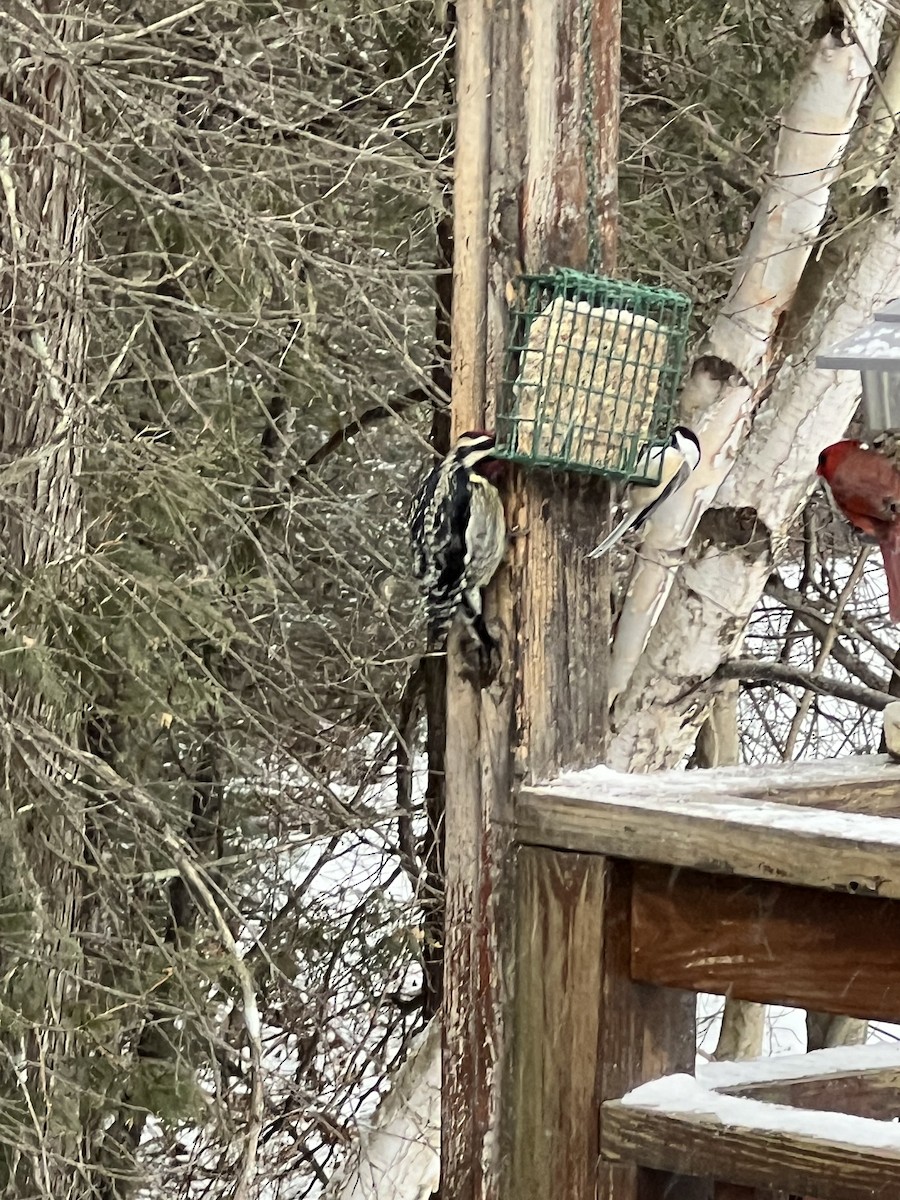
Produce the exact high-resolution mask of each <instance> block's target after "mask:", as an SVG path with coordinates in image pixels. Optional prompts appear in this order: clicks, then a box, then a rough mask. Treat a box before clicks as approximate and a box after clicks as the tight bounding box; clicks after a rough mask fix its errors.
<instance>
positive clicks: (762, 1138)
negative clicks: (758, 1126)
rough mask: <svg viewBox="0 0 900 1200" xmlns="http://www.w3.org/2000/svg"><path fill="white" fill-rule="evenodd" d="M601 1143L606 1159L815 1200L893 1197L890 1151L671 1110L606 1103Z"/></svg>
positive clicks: (897, 1170) (898, 1192)
mask: <svg viewBox="0 0 900 1200" xmlns="http://www.w3.org/2000/svg"><path fill="white" fill-rule="evenodd" d="M602 1123H603V1125H602V1128H603V1134H602V1139H601V1148H602V1152H603V1154H604V1156H605V1157H607V1158H609V1159H611V1160H613V1161H628V1162H638V1163H641V1164H642V1165H643V1166H646V1167H654V1168H656V1169H657V1170H661V1171H680V1172H685V1173H686V1172H692V1173H695V1174H698V1175H709V1176H718V1177H719V1178H724V1179H727V1180H728V1181H729V1182H730V1183H734V1184H742V1185H744V1186H745V1187H757V1188H769V1189H771V1190H776V1189H788V1190H790V1191H791V1192H793V1193H796V1194H799V1195H802V1196H817V1197H819V1200H896V1197H897V1196H900V1136H898V1145H897V1149H896V1150H885V1149H881V1148H876V1147H869V1148H865V1147H859V1148H849V1147H848V1146H846V1145H831V1146H829V1145H828V1144H826V1143H823V1142H822V1141H819V1140H815V1141H812V1140H808V1139H804V1138H803V1137H801V1136H800V1135H797V1134H789V1133H785V1132H780V1133H775V1132H772V1131H767V1130H754V1129H739V1128H735V1127H732V1126H728V1125H723V1124H721V1123H719V1122H718V1121H716V1120H715V1118H713V1117H711V1116H708V1115H705V1114H698V1113H671V1112H663V1111H659V1110H658V1109H656V1108H653V1107H649V1106H646V1107H638V1106H632V1105H624V1104H622V1103H621V1102H620V1101H609V1102H607V1103H606V1104H604V1106H603V1112H602Z"/></svg>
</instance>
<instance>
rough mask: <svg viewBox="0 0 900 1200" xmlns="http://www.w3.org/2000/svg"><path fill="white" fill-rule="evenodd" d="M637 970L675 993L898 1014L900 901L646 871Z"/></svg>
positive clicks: (640, 872) (640, 878)
mask: <svg viewBox="0 0 900 1200" xmlns="http://www.w3.org/2000/svg"><path fill="white" fill-rule="evenodd" d="M631 965H632V973H633V975H634V978H635V979H638V980H643V981H644V982H647V983H655V984H663V985H666V986H669V987H679V988H690V989H691V990H692V991H695V992H714V993H718V994H720V995H731V996H737V997H739V998H740V999H743V1000H756V1001H760V1002H764V1003H775V1004H790V1005H797V1006H799V1007H803V1008H807V1007H809V1008H815V1009H817V1010H820V1011H822V1012H838V1013H844V1014H846V1015H848V1016H855V1017H869V1018H875V1019H880V1020H888V1021H892V1020H896V1019H898V1018H900V903H897V902H896V901H894V900H884V899H877V898H872V897H856V896H844V895H834V894H831V895H828V894H823V893H821V892H817V891H814V890H812V889H809V888H799V887H793V886H790V885H787V884H780V883H778V884H776V883H762V882H758V881H755V880H750V879H736V878H731V877H725V876H719V875H710V874H703V873H700V872H696V871H672V870H666V869H663V868H660V867H656V866H650V865H641V866H639V867H637V868H636V869H635V880H634V890H633V893H632V951H631Z"/></svg>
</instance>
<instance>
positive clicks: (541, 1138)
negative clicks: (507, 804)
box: [510, 849, 606, 1200]
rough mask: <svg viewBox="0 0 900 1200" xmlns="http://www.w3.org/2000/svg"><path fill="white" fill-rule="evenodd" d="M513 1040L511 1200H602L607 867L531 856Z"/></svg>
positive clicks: (523, 875)
mask: <svg viewBox="0 0 900 1200" xmlns="http://www.w3.org/2000/svg"><path fill="white" fill-rule="evenodd" d="M517 879H518V886H517V902H516V917H517V920H516V928H517V932H516V974H517V986H516V989H515V999H514V1002H513V1017H512V1024H511V1037H512V1046H513V1057H514V1080H515V1081H514V1085H513V1086H514V1094H513V1107H514V1110H515V1113H516V1128H515V1131H514V1141H513V1151H512V1156H513V1159H512V1171H511V1178H510V1194H511V1195H515V1196H523V1197H525V1196H541V1195H548V1196H549V1195H552V1194H554V1193H555V1194H558V1195H563V1196H571V1197H573V1200H581V1198H582V1197H590V1196H593V1193H594V1181H595V1176H596V1163H597V1158H598V1156H599V1152H600V1150H599V1132H598V1130H599V1125H598V1110H599V1104H598V1098H597V1095H596V1092H597V1046H598V1037H599V1021H600V979H601V965H600V964H601V939H602V924H603V901H604V894H605V885H606V864H605V862H604V860H603V859H601V858H598V857H596V856H595V855H583V854H559V853H555V852H553V851H549V850H531V849H527V850H522V851H520V853H519V858H518V868H517Z"/></svg>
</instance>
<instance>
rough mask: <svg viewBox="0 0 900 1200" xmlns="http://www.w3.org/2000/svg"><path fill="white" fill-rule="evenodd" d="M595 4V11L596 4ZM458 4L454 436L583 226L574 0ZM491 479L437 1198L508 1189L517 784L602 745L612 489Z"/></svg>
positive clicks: (455, 791)
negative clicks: (528, 288)
mask: <svg viewBox="0 0 900 1200" xmlns="http://www.w3.org/2000/svg"><path fill="white" fill-rule="evenodd" d="M608 2H609V0H596V2H595V3H594V5H593V8H594V9H596V10H598V11H601V12H602V11H603V9H604V6H605V5H606V4H607V3H608ZM451 7H453V6H451ZM455 12H456V18H457V28H458V48H457V51H456V62H455V67H456V77H457V130H458V133H459V137H458V139H457V144H456V148H455V153H454V170H455V186H454V238H453V241H454V248H455V254H454V264H453V283H454V291H453V312H452V351H451V362H452V373H453V403H452V424H453V431H454V433H455V434H458V433H460V432H461V431H463V430H465V429H472V428H491V427H493V426H494V425H495V421H496V414H497V410H498V406H499V404H500V402H501V401H502V399H503V397H504V395H505V388H504V384H503V374H504V366H505V345H506V341H507V337H508V326H509V320H508V310H507V305H508V296H509V292H510V288H511V285H512V283H513V281H514V280H515V279H516V277H517V276H518V275H520V274H521V273H522V269H523V267H525V268H527V269H532V270H533V269H540V268H542V267H547V266H551V265H553V266H555V265H568V266H573V267H584V266H585V265H586V263H585V261H584V259H585V256H586V253H587V245H588V238H587V206H586V204H585V198H586V196H587V178H586V165H585V164H586V156H585V146H584V139H585V134H586V130H587V126H586V125H585V122H584V121H583V112H584V91H583V82H584V80H583V71H582V67H583V57H582V56H583V52H584V40H585V39H584V33H585V30H584V13H585V9H584V5H583V3H582V0H540V2H538V0H491V3H483V0H459V2H458V3H457V5H456V6H455ZM606 53H607V55H609V56H612V55H614V54H617V47H614V46H607V47H606ZM504 492H505V494H504V501H505V505H506V510H507V519H508V523H509V526H510V528H511V530H514V531H516V532H517V533H518V534H520V535H521V536H518V537H516V538H515V539H513V541H512V545H511V548H510V552H509V554H508V556H507V562H506V563H505V564H504V566H503V567H502V568H501V570H500V571H499V572H498V574H497V577H496V579H495V580H494V582H493V583H492V585H491V587H490V588H489V589H488V594H487V597H486V616H487V620H488V623H489V624H490V625H491V626H492V627H493V628H494V630H495V631H496V633H497V635H498V636H499V639H500V645H501V658H502V667H501V670H500V673H499V676H498V678H496V679H495V680H493V681H492V682H491V683H490V685H489V686H485V687H483V688H482V687H476V686H473V683H472V681H471V679H470V678H468V676H467V674H466V672H464V671H463V670H462V669H461V665H462V659H461V654H460V647H459V643H458V638H457V637H455V636H454V637H452V638H451V644H450V652H449V655H448V685H447V753H446V789H447V808H446V821H445V828H446V874H447V885H446V927H445V937H444V946H445V958H444V964H445V976H444V980H445V996H444V1004H443V1018H444V1034H445V1043H444V1078H443V1088H442V1097H441V1107H442V1129H441V1146H442V1152H441V1160H442V1162H441V1165H442V1181H441V1184H442V1194H443V1196H444V1197H445V1198H448V1200H449V1198H450V1197H452V1200H500V1197H503V1200H506V1198H507V1197H511V1193H510V1192H509V1190H508V1183H507V1176H508V1175H509V1172H510V1170H511V1163H512V1162H513V1157H514V1156H513V1154H512V1149H513V1145H514V1142H515V1139H516V1138H517V1136H518V1134H517V1125H518V1122H517V1114H516V1112H515V1108H514V1106H513V1104H512V1095H513V1083H514V1078H513V1075H512V1074H511V1061H512V1058H511V1048H512V1047H511V1040H510V1037H511V1034H510V1028H509V1025H508V1020H509V1017H510V1015H511V1008H510V1000H511V992H512V990H513V989H514V988H515V986H516V983H517V976H516V963H515V940H514V939H515V930H514V919H515V906H516V900H515V893H514V890H513V884H514V867H513V865H514V860H515V853H514V845H513V838H512V820H511V815H512V814H511V805H512V793H513V790H514V788H515V787H516V786H517V784H518V782H519V781H520V780H522V779H525V778H527V777H529V776H530V777H532V778H534V777H542V776H545V775H548V774H551V773H555V772H557V771H559V770H561V769H563V768H564V767H567V766H572V765H577V764H579V763H583V762H584V761H596V760H597V759H599V758H601V757H602V756H603V749H604V745H605V737H606V730H607V713H608V705H607V703H606V684H605V674H604V669H603V662H604V656H605V655H606V653H607V647H608V645H609V593H610V589H609V586H608V583H609V577H608V571H609V564H608V563H605V564H600V565H599V567H598V565H597V564H596V563H594V564H591V563H587V562H586V561H585V558H584V552H586V551H587V550H589V549H590V548H591V546H592V545H594V544H595V539H596V535H597V529H598V527H602V524H603V520H604V519H608V516H609V512H608V502H607V497H608V488H607V485H605V484H600V485H599V486H591V485H585V484H584V483H583V482H581V481H580V480H575V479H572V480H570V479H567V478H566V477H565V476H556V477H555V478H554V480H553V482H552V484H551V483H550V482H548V478H547V476H546V473H544V474H543V475H541V476H540V477H539V476H538V474H537V473H534V474H532V473H526V472H518V471H515V470H512V471H510V473H509V478H508V479H507V480H506V483H505V487H504ZM604 580H605V581H606V584H605V586H604ZM585 645H591V646H595V647H599V648H600V649H599V650H598V655H599V658H597V656H595V662H594V666H595V670H594V671H592V672H584V671H579V670H577V669H576V668H577V667H578V666H579V665H580V664H581V663H582V661H583V655H584V646H585ZM513 762H515V770H513ZM570 1016H571V1018H572V1019H573V1020H574V1019H576V1017H575V1014H570ZM559 1082H560V1083H563V1082H564V1081H562V1080H559ZM595 1157H596V1155H595ZM579 1169H580V1168H579ZM529 1194H530V1193H528V1192H527V1191H524V1192H522V1193H520V1194H519V1196H518V1197H516V1200H522V1198H524V1197H526V1196H528V1195H529ZM573 1200H575V1198H574V1196H573ZM617 1200H619V1198H618V1197H617ZM621 1200H634V1198H633V1197H627V1198H626V1197H625V1196H624V1194H623V1196H622V1198H621Z"/></svg>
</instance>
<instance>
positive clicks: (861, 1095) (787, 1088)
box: [723, 1068, 900, 1121]
mask: <svg viewBox="0 0 900 1200" xmlns="http://www.w3.org/2000/svg"><path fill="white" fill-rule="evenodd" d="M723 1095H729V1096H743V1097H745V1098H746V1099H747V1100H762V1101H765V1102H766V1103H767V1104H788V1105H791V1106H793V1107H797V1108H815V1109H819V1110H821V1111H823V1112H843V1113H850V1114H851V1115H852V1116H855V1117H870V1118H871V1119H873V1120H876V1121H896V1120H897V1119H898V1118H900V1070H898V1069H897V1068H894V1069H893V1070H885V1071H867V1072H860V1073H855V1072H847V1073H845V1074H842V1075H821V1076H819V1077H817V1078H812V1079H803V1080H798V1081H794V1080H788V1081H785V1082H776V1083H772V1082H770V1083H750V1084H745V1085H744V1086H743V1087H733V1088H723Z"/></svg>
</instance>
